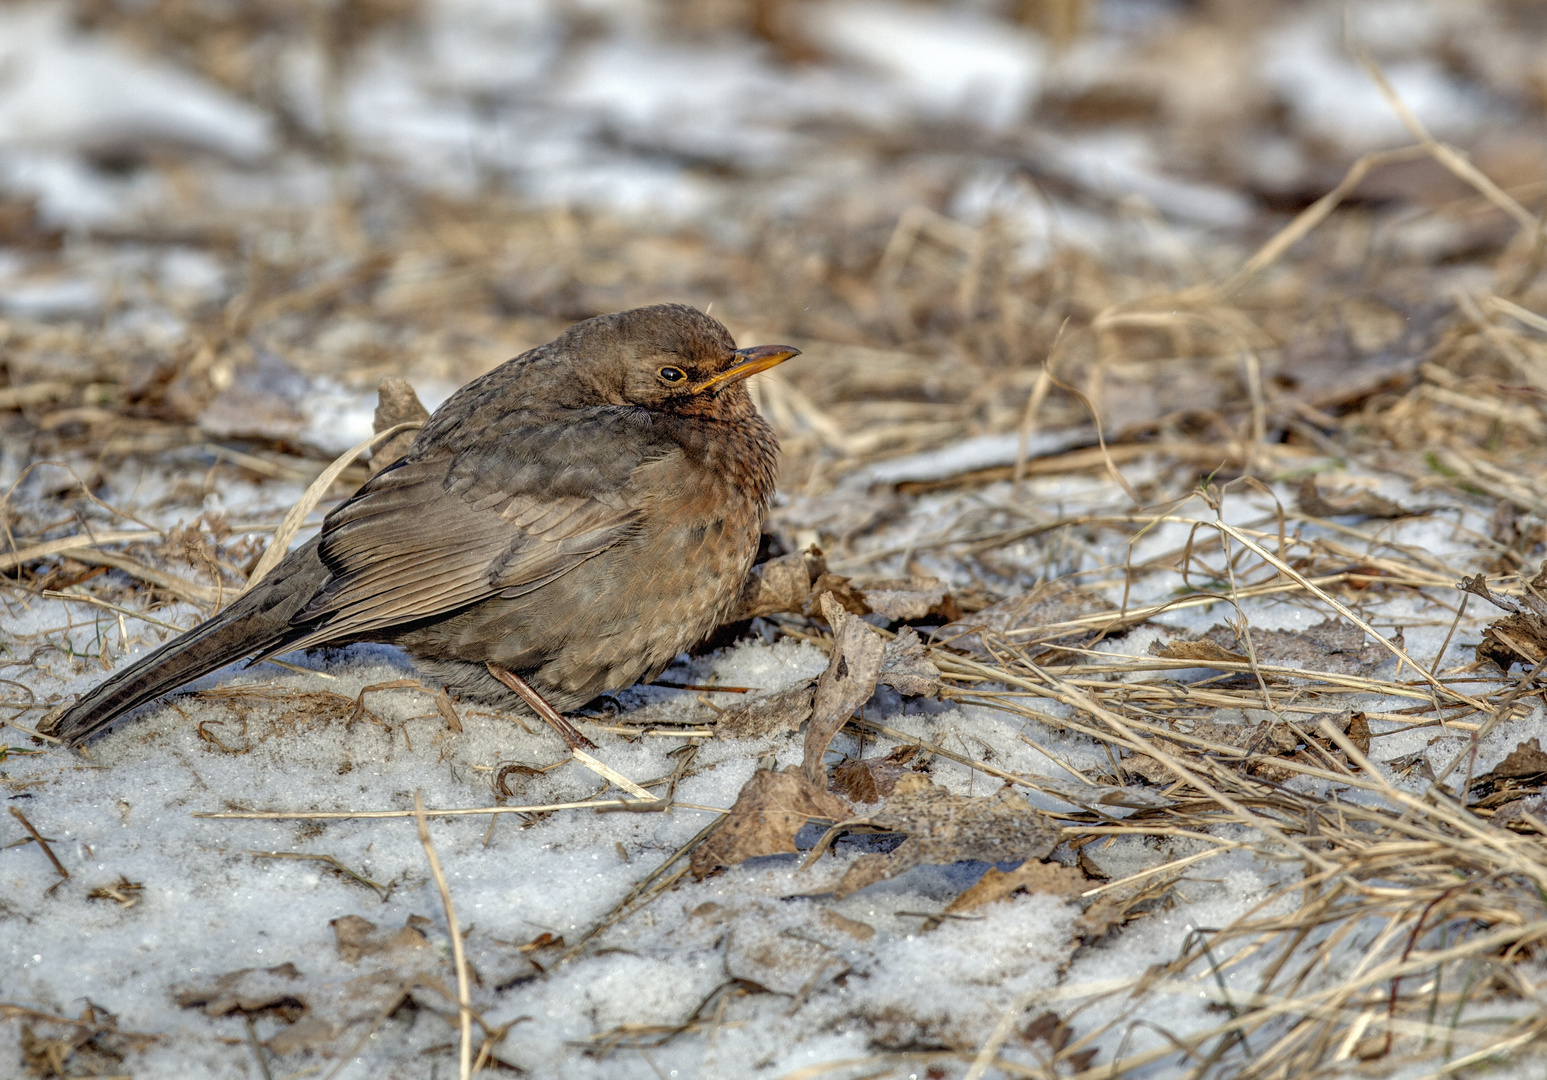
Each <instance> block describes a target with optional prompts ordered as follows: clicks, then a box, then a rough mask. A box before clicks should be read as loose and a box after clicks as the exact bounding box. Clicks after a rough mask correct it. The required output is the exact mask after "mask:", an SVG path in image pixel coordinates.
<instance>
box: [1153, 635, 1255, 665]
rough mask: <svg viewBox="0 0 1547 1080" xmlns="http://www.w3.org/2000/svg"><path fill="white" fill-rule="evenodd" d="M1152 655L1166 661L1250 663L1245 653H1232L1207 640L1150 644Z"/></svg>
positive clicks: (1155, 642) (1154, 642)
mask: <svg viewBox="0 0 1547 1080" xmlns="http://www.w3.org/2000/svg"><path fill="white" fill-rule="evenodd" d="M1150 655H1151V656H1159V657H1161V658H1162V659H1165V660H1223V661H1225V662H1227V663H1231V664H1245V663H1248V662H1249V661H1250V657H1248V656H1247V655H1246V654H1245V653H1237V652H1231V651H1230V650H1229V649H1226V648H1224V647H1222V646H1221V645H1220V644H1219V643H1218V642H1214V641H1210V640H1208V639H1207V638H1204V639H1202V640H1200V641H1169V642H1167V643H1166V644H1165V645H1161V644H1160V642H1158V641H1153V642H1151V643H1150Z"/></svg>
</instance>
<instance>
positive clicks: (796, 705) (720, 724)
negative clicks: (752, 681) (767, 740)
mask: <svg viewBox="0 0 1547 1080" xmlns="http://www.w3.org/2000/svg"><path fill="white" fill-rule="evenodd" d="M815 694H816V682H815V681H811V682H803V683H801V684H799V685H798V686H791V687H789V688H788V689H785V690H776V691H774V692H773V693H772V694H763V695H761V696H760V697H755V698H752V699H750V700H747V701H741V702H739V703H737V704H735V705H732V706H731V707H730V708H728V709H726V710H725V711H724V712H722V713H721V714H720V715H719V718H718V719H717V720H715V724H714V730H715V733H716V734H717V735H719V736H721V737H722V738H732V739H760V738H764V737H766V736H768V735H779V734H783V733H784V732H787V731H794V730H795V729H796V728H798V727H800V725H801V724H804V723H805V722H806V721H807V720H808V719H809V718H810V716H811V699H812V697H813V696H814V695H815Z"/></svg>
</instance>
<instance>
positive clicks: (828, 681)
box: [801, 593, 886, 786]
mask: <svg viewBox="0 0 1547 1080" xmlns="http://www.w3.org/2000/svg"><path fill="white" fill-rule="evenodd" d="M821 603H822V614H823V615H824V616H825V617H826V619H827V621H828V622H829V623H830V624H831V625H832V628H833V652H832V657H831V658H830V659H829V660H828V662H827V670H826V671H823V672H822V675H821V677H820V678H819V679H817V681H816V694H815V696H814V697H813V699H812V702H811V723H810V725H809V726H807V728H806V746H805V754H804V756H803V757H802V758H801V769H802V770H803V771H804V772H805V774H806V779H808V780H810V781H811V783H812V785H813V786H817V785H820V784H821V782H822V781H823V780H824V779H825V777H826V772H827V769H826V766H825V765H824V764H823V762H822V758H823V756H824V755H825V754H826V753H827V746H828V744H829V743H831V742H832V741H833V736H834V735H836V734H838V730H839V729H840V728H842V727H843V725H844V724H846V723H848V722H849V717H851V716H853V715H854V712H855V710H856V709H858V708H859V707H860V706H861V705H863V704H865V702H867V701H869V700H870V695H871V694H874V693H875V691H876V678H877V677H878V676H879V675H880V674H881V660H882V657H883V655H884V654H885V651H886V649H885V645H884V644H883V643H882V641H881V638H880V637H879V636H878V635H877V634H876V632H875V631H874V630H873V629H872V628H871V626H870V624H869V623H867V622H865V621H864V620H863V619H861V618H859V617H858V616H856V615H852V614H850V613H849V612H847V611H845V610H844V609H843V607H842V606H841V605H840V604H839V602H838V601H837V600H836V599H834V598H833V596H832V595H831V594H830V593H826V594H823V596H822V600H821Z"/></svg>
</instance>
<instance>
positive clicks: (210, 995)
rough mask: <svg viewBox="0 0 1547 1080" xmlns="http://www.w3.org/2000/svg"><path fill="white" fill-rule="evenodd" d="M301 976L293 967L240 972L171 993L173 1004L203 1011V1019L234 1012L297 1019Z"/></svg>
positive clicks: (303, 1008) (303, 1006) (300, 1010)
mask: <svg viewBox="0 0 1547 1080" xmlns="http://www.w3.org/2000/svg"><path fill="white" fill-rule="evenodd" d="M300 978H301V973H300V972H299V971H298V970H296V967H295V965H294V964H280V965H279V966H278V967H271V968H242V969H241V970H240V971H231V972H227V973H226V974H224V975H218V976H216V977H215V979H214V981H213V982H210V983H207V984H205V985H203V986H184V987H180V988H178V989H176V990H174V991H173V994H172V1000H174V1001H176V1002H177V1003H178V1004H179V1005H180V1006H182V1007H183V1008H185V1009H194V1008H201V1007H202V1008H203V1010H204V1014H205V1015H206V1016H225V1015H227V1014H228V1013H233V1012H245V1013H256V1012H263V1011H264V1010H266V1009H277V1010H279V1011H281V1012H282V1013H283V1012H291V1013H294V1015H295V1016H299V1015H300V1014H301V1013H303V1012H305V1011H306V1002H305V1001H304V1000H303V999H301V998H300V997H298V996H297V995H296V988H295V983H296V982H297V981H298V980H299V979H300Z"/></svg>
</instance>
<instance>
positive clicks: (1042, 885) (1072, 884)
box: [945, 859, 1090, 915]
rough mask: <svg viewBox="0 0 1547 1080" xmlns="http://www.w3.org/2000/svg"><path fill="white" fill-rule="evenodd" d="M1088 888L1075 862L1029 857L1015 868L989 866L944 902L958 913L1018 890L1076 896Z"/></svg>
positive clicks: (1084, 877) (948, 908)
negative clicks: (973, 882) (967, 886)
mask: <svg viewBox="0 0 1547 1080" xmlns="http://www.w3.org/2000/svg"><path fill="white" fill-rule="evenodd" d="M1088 888H1090V878H1089V877H1087V876H1086V874H1085V872H1084V871H1083V870H1081V869H1080V868H1079V867H1076V866H1064V865H1062V864H1060V863H1054V862H1038V861H1036V860H1034V859H1028V860H1026V861H1025V862H1023V863H1021V865H1020V866H1018V867H1016V868H1015V869H1014V870H1001V869H999V868H998V867H997V866H990V867H989V868H988V870H987V871H986V872H985V873H984V874H983V876H982V877H980V878H978V880H977V883H976V884H975V885H973V886H972V888H970V889H968V890H967V891H966V892H964V893H962V894H961V895H960V896H958V897H957V898H956V899H955V900H952V901H951V902H950V904H948V905H947V906H946V909H945V910H946V913H947V914H951V915H960V914H963V913H965V912H969V911H976V910H977V909H978V908H980V907H983V906H984V905H985V904H992V903H994V902H995V901H998V900H1003V899H1004V898H1005V897H1007V896H1010V895H1012V894H1014V893H1018V892H1033V893H1052V894H1054V895H1055V896H1078V895H1079V894H1080V893H1082V892H1084V891H1085V890H1086V889H1088Z"/></svg>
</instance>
